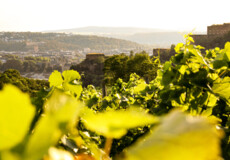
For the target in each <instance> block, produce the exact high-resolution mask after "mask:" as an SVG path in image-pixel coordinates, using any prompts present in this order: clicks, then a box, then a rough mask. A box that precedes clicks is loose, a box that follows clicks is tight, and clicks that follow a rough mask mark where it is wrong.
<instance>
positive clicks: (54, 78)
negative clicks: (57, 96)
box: [49, 70, 63, 87]
mask: <svg viewBox="0 0 230 160" xmlns="http://www.w3.org/2000/svg"><path fill="white" fill-rule="evenodd" d="M49 82H50V87H52V86H55V87H58V86H61V85H62V82H63V79H62V76H61V73H60V72H58V71H56V70H55V71H53V72H52V74H51V75H50V77H49Z"/></svg>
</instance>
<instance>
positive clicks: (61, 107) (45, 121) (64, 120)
mask: <svg viewBox="0 0 230 160" xmlns="http://www.w3.org/2000/svg"><path fill="white" fill-rule="evenodd" d="M80 108H81V105H80V104H79V103H78V102H77V101H76V100H75V99H73V98H72V97H69V96H67V95H65V94H62V93H60V92H58V91H56V92H54V93H53V95H52V97H51V98H50V99H49V100H48V102H46V104H45V114H44V116H42V117H41V119H40V120H39V121H38V123H37V125H36V127H35V129H34V133H33V134H32V135H31V137H30V139H29V142H28V145H27V146H26V151H25V159H41V158H42V157H43V155H44V154H46V153H47V152H48V149H49V147H51V146H53V145H55V144H56V143H57V142H58V140H59V139H60V137H61V136H62V135H63V134H64V133H65V132H66V131H67V129H68V126H69V125H71V126H72V127H73V125H74V124H75V122H76V121H77V119H76V118H77V116H78V113H79V111H80Z"/></svg>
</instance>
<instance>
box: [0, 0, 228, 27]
mask: <svg viewBox="0 0 230 160" xmlns="http://www.w3.org/2000/svg"><path fill="white" fill-rule="evenodd" d="M229 6H230V1H229V0H0V31H43V30H55V29H68V28H76V27H85V26H111V27H112V26H113V27H119V26H121V27H145V28H160V29H171V30H179V31H185V30H189V31H190V30H191V31H192V30H193V29H196V31H199V30H203V31H205V30H206V26H207V25H211V24H220V23H224V22H230V14H229V11H230V9H229Z"/></svg>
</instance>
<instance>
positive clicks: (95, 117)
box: [82, 107, 158, 138]
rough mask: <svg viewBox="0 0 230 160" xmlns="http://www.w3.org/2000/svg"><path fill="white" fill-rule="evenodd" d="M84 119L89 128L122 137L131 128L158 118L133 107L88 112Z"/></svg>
mask: <svg viewBox="0 0 230 160" xmlns="http://www.w3.org/2000/svg"><path fill="white" fill-rule="evenodd" d="M82 119H83V123H84V124H85V125H86V127H87V128H88V129H89V130H92V131H94V132H96V133H98V134H100V135H103V136H105V137H107V138H121V137H122V136H124V135H125V134H126V133H127V130H128V129H130V128H135V127H138V126H143V125H147V124H152V123H155V122H157V121H158V118H156V117H153V116H152V115H150V114H147V113H145V112H144V111H140V110H138V109H135V108H132V107H131V109H127V110H117V111H113V110H112V111H107V112H104V113H98V114H92V113H88V114H85V115H84V116H82Z"/></svg>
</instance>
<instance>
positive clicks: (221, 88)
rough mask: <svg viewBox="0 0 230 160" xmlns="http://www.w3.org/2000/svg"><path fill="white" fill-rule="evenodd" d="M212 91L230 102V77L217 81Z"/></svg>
mask: <svg viewBox="0 0 230 160" xmlns="http://www.w3.org/2000/svg"><path fill="white" fill-rule="evenodd" d="M212 91H213V92H214V93H217V94H219V95H220V96H221V97H223V98H225V99H226V100H228V101H230V94H229V93H230V77H225V78H224V79H223V80H221V79H217V80H216V81H215V82H214V84H213V86H212Z"/></svg>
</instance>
